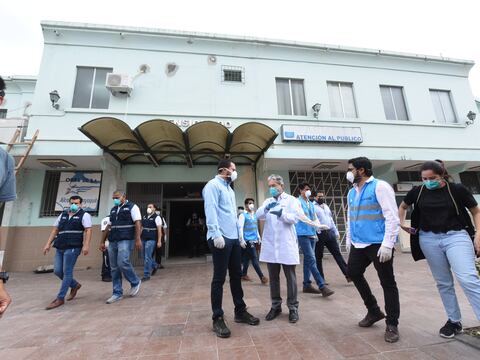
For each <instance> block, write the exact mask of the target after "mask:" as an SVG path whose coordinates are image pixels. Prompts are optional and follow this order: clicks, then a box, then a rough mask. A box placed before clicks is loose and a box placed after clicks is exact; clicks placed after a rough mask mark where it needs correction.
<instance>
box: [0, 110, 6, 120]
mask: <svg viewBox="0 0 480 360" xmlns="http://www.w3.org/2000/svg"><path fill="white" fill-rule="evenodd" d="M7 112H8V110H7V109H0V119H6V118H7Z"/></svg>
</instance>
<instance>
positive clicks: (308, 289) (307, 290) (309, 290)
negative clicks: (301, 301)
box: [303, 285, 322, 294]
mask: <svg viewBox="0 0 480 360" xmlns="http://www.w3.org/2000/svg"><path fill="white" fill-rule="evenodd" d="M303 292H304V293H308V294H321V293H322V292H321V291H320V290H318V289H315V288H314V287H313V286H312V285H310V286H308V287H304V288H303Z"/></svg>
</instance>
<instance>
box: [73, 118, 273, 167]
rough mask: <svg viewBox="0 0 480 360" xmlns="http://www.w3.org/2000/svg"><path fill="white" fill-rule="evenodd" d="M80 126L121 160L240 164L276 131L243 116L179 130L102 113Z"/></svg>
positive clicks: (251, 160)
mask: <svg viewBox="0 0 480 360" xmlns="http://www.w3.org/2000/svg"><path fill="white" fill-rule="evenodd" d="M79 130H80V131H81V132H82V133H83V134H85V136H87V137H88V138H89V139H90V140H92V141H93V142H94V143H95V144H97V145H98V146H99V147H100V148H102V149H103V150H104V151H105V152H107V153H109V154H111V155H112V156H113V157H114V158H115V159H117V160H118V161H119V162H120V163H121V164H122V165H124V164H148V163H152V164H153V165H155V166H158V165H160V164H186V165H188V166H189V167H192V166H193V165H202V164H203V165H213V164H214V165H216V164H217V163H218V160H219V159H221V158H223V157H226V156H227V157H230V158H231V159H232V160H233V161H234V162H235V163H237V164H239V165H247V164H248V165H250V164H256V163H257V161H258V159H259V158H260V156H261V155H262V154H263V153H264V152H265V151H266V150H267V149H268V148H269V147H270V145H272V143H273V141H274V140H275V138H276V137H277V133H276V132H275V131H274V130H273V129H271V128H270V127H268V126H266V125H264V124H261V123H258V122H247V123H244V124H242V125H240V126H239V127H237V128H236V129H235V130H234V131H233V132H230V131H229V130H228V129H227V128H226V127H225V126H223V125H222V124H219V123H217V122H214V121H202V122H198V123H196V124H194V125H192V126H190V127H189V128H188V129H187V130H185V131H182V129H180V127H178V126H177V125H175V124H174V123H172V122H170V121H168V120H162V119H154V120H149V121H146V122H144V123H142V124H140V125H138V126H137V127H136V128H135V129H134V130H132V129H131V128H130V127H129V126H128V125H127V124H126V123H125V122H123V121H122V120H119V119H116V118H112V117H101V118H98V119H94V120H91V121H89V122H87V123H86V124H84V125H83V126H82V127H80V128H79Z"/></svg>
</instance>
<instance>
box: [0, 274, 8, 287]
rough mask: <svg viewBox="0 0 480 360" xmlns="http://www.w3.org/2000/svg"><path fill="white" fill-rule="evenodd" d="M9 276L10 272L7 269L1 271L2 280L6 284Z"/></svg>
mask: <svg viewBox="0 0 480 360" xmlns="http://www.w3.org/2000/svg"><path fill="white" fill-rule="evenodd" d="M8 278H9V276H8V272H6V271H3V272H0V280H2V281H3V283H4V284H5V283H6V282H7V281H8Z"/></svg>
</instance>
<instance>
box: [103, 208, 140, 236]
mask: <svg viewBox="0 0 480 360" xmlns="http://www.w3.org/2000/svg"><path fill="white" fill-rule="evenodd" d="M134 206H135V204H134V203H132V202H130V201H128V202H127V203H126V204H124V205H123V206H114V207H113V208H112V210H111V211H110V224H111V225H110V236H109V237H108V240H109V241H120V240H135V222H134V221H133V220H132V212H131V211H132V208H133V207H134Z"/></svg>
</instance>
